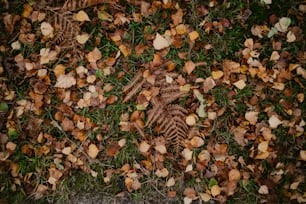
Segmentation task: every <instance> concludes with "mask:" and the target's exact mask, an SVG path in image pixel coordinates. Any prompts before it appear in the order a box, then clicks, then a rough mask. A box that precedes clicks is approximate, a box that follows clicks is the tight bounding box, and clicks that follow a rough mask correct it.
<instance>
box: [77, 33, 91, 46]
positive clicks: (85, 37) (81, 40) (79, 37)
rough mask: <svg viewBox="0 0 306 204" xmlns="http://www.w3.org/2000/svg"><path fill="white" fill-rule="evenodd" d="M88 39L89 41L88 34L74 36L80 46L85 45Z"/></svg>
mask: <svg viewBox="0 0 306 204" xmlns="http://www.w3.org/2000/svg"><path fill="white" fill-rule="evenodd" d="M88 39H89V35H88V33H84V34H82V35H77V36H76V40H77V41H78V43H80V44H82V45H83V44H85V43H86V42H87V40H88Z"/></svg>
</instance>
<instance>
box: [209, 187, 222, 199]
mask: <svg viewBox="0 0 306 204" xmlns="http://www.w3.org/2000/svg"><path fill="white" fill-rule="evenodd" d="M210 191H211V195H212V196H214V197H215V196H217V195H220V193H221V190H220V187H219V186H218V185H214V186H213V187H211V189H210Z"/></svg>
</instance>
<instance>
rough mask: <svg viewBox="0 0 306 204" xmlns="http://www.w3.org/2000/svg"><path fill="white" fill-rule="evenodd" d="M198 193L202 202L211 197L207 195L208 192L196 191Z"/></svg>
mask: <svg viewBox="0 0 306 204" xmlns="http://www.w3.org/2000/svg"><path fill="white" fill-rule="evenodd" d="M198 194H199V196H200V198H201V199H202V200H203V201H204V202H208V201H210V200H211V199H212V197H211V195H209V194H208V193H198Z"/></svg>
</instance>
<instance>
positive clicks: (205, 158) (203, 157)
mask: <svg viewBox="0 0 306 204" xmlns="http://www.w3.org/2000/svg"><path fill="white" fill-rule="evenodd" d="M198 159H199V160H200V161H208V162H209V161H210V153H209V151H207V150H202V151H201V152H200V153H199V155H198Z"/></svg>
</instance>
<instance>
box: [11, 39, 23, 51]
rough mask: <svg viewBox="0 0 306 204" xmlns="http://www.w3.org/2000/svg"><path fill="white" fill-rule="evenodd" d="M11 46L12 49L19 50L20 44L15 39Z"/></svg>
mask: <svg viewBox="0 0 306 204" xmlns="http://www.w3.org/2000/svg"><path fill="white" fill-rule="evenodd" d="M11 47H12V49H13V50H20V48H21V44H20V42H19V41H18V40H17V41H15V42H13V43H12V44H11Z"/></svg>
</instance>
